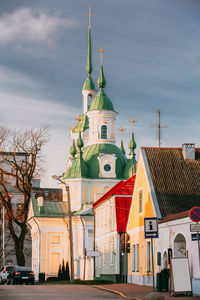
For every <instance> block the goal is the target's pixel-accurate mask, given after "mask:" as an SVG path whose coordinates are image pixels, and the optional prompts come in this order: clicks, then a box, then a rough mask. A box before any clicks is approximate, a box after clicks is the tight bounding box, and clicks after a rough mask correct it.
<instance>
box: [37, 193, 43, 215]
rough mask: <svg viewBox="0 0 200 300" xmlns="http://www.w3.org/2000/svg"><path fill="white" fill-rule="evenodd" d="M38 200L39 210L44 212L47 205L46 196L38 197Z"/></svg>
mask: <svg viewBox="0 0 200 300" xmlns="http://www.w3.org/2000/svg"><path fill="white" fill-rule="evenodd" d="M37 201H38V207H39V211H40V213H41V214H42V213H44V212H45V207H44V198H43V197H38V198H37Z"/></svg>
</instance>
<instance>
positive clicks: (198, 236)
mask: <svg viewBox="0 0 200 300" xmlns="http://www.w3.org/2000/svg"><path fill="white" fill-rule="evenodd" d="M191 239H192V241H200V233H192V234H191Z"/></svg>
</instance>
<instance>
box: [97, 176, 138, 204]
mask: <svg viewBox="0 0 200 300" xmlns="http://www.w3.org/2000/svg"><path fill="white" fill-rule="evenodd" d="M135 177H136V175H134V176H132V177H130V178H129V179H127V180H126V181H120V182H118V183H117V184H116V185H115V186H113V187H112V188H111V189H110V190H109V191H108V192H107V193H105V194H104V195H103V196H102V197H101V198H100V199H99V200H97V201H96V202H95V203H94V204H93V208H95V207H97V206H98V205H100V204H101V203H102V202H104V201H105V200H107V199H109V198H110V197H111V196H113V195H130V196H132V194H133V188H134V184H135Z"/></svg>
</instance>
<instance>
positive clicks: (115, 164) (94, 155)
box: [29, 27, 136, 279]
mask: <svg viewBox="0 0 200 300" xmlns="http://www.w3.org/2000/svg"><path fill="white" fill-rule="evenodd" d="M86 72H87V74H88V77H87V79H86V81H85V83H84V85H83V88H82V96H83V113H82V114H81V115H80V117H79V119H78V123H77V125H76V126H75V128H73V130H72V146H71V148H70V155H71V156H70V158H69V161H68V163H67V169H66V170H65V172H64V174H63V176H62V181H63V182H64V183H65V184H67V185H68V186H69V191H70V198H71V210H72V230H73V248H74V269H75V279H79V278H80V279H83V278H84V275H83V274H84V265H85V264H86V271H85V279H92V278H93V269H94V268H93V258H90V257H87V258H86V259H85V248H86V250H92V249H93V240H94V216H93V211H92V204H93V203H94V202H95V201H96V200H98V198H99V197H100V196H101V195H103V194H104V193H105V192H106V191H107V190H108V189H110V188H111V187H112V186H114V185H115V184H116V183H117V182H119V180H121V179H127V178H129V177H131V176H132V175H133V174H134V173H135V163H136V161H135V154H134V149H135V148H136V144H135V141H134V136H133V133H132V137H131V142H130V147H129V148H130V159H127V158H126V156H125V151H124V148H123V142H122V141H121V146H120V148H118V147H117V146H116V145H115V143H116V140H115V118H116V116H117V112H116V111H115V110H114V107H113V104H112V101H111V100H110V99H109V98H108V96H107V95H106V93H105V91H104V88H105V86H106V81H105V77H104V73H103V66H102V65H101V68H100V75H99V79H98V87H99V92H98V93H97V95H96V89H95V85H94V83H93V80H92V78H91V73H92V61H91V29H90V27H89V31H88V56H87V65H86ZM63 200H64V203H66V201H67V200H68V199H67V193H66V187H65V185H63ZM38 204H39V203H38V202H37V201H36V202H35V203H34V205H36V208H35V210H34V209H32V210H31V213H30V216H29V223H30V224H31V226H33V227H32V231H31V233H32V239H33V240H34V239H35V243H37V242H36V241H37V240H39V239H40V240H41V241H42V239H44V244H43V242H41V244H40V247H39V246H37V247H36V249H37V252H36V253H35V257H36V256H37V257H39V259H38V260H36V262H33V265H34V264H35V265H34V270H37V272H38V271H39V265H40V266H41V267H40V272H45V273H46V277H47V276H55V275H56V272H55V270H56V269H58V266H59V263H61V261H62V259H64V260H65V261H68V262H69V261H70V256H69V252H68V251H66V252H63V251H60V250H58V249H59V247H63V243H64V244H65V245H69V236H68V228H67V222H68V218H67V212H65V217H64V216H62V215H59V213H58V212H57V213H56V214H55V218H53V217H52V212H51V213H50V214H49V215H48V213H47V211H48V209H49V207H50V206H49V203H47V202H46V201H44V205H43V206H44V207H45V208H44V211H45V212H44V215H42V214H41V213H39V214H37V211H39V210H40V208H39V206H38ZM60 204H61V203H60ZM32 205H33V202H32ZM58 205H59V204H58ZM42 210H43V209H42ZM47 215H48V220H47V219H45V218H46V217H47ZM60 218H62V221H61V220H60ZM34 221H36V222H37V223H38V225H33V224H34V223H33V222H34ZM65 221H66V224H65ZM44 222H46V223H45V224H46V225H45V226H46V227H45V226H44V227H43V224H44ZM57 222H58V223H59V226H58V227H57ZM61 223H62V224H61ZM63 226H64V227H65V228H64V229H63ZM59 228H60V229H59ZM48 232H49V233H50V232H52V233H54V235H56V236H58V235H60V234H61V232H62V234H63V238H64V240H63V242H62V243H61V239H60V240H59V239H57V241H58V243H57V244H56V245H57V246H56V245H55V244H52V243H51V241H50V240H49V239H45V234H47V236H48ZM45 241H47V242H45ZM45 243H47V246H45V245H46V244H45ZM33 245H34V242H33ZM43 245H44V246H43ZM33 247H34V246H33ZM53 249H54V250H55V252H52V251H53ZM33 250H34V251H35V247H34V249H33ZM52 253H57V254H55V255H53V256H52ZM53 257H56V259H54V258H53ZM33 260H34V256H33ZM42 260H43V261H45V260H46V261H47V266H46V265H43V263H42Z"/></svg>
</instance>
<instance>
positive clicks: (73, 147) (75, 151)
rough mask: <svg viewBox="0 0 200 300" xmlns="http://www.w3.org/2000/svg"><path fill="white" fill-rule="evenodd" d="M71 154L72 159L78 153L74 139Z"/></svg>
mask: <svg viewBox="0 0 200 300" xmlns="http://www.w3.org/2000/svg"><path fill="white" fill-rule="evenodd" d="M69 153H70V154H71V156H72V157H74V156H75V155H76V153H77V149H76V146H75V141H74V139H73V142H72V146H71V148H70V151H69Z"/></svg>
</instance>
